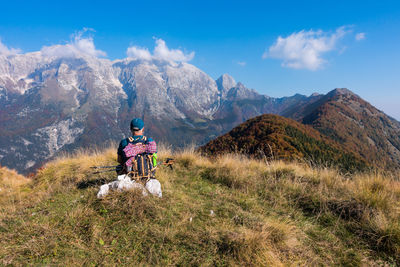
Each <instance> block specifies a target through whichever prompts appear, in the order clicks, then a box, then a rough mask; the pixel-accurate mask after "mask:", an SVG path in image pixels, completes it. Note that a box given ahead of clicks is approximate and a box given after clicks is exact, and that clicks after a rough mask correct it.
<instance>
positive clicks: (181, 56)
mask: <svg viewBox="0 0 400 267" xmlns="http://www.w3.org/2000/svg"><path fill="white" fill-rule="evenodd" d="M126 54H127V56H128V57H131V58H134V59H141V60H153V59H157V60H164V61H176V62H187V61H190V60H192V59H193V57H194V52H191V53H189V54H185V53H184V52H183V51H182V50H179V49H169V48H168V46H167V45H166V43H165V41H164V40H162V39H156V46H155V47H154V51H153V54H151V53H150V52H149V50H148V49H147V48H141V47H138V46H130V47H128V49H127V50H126Z"/></svg>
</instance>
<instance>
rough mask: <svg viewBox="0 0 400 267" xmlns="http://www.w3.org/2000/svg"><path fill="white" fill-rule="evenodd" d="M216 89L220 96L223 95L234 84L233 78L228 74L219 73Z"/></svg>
mask: <svg viewBox="0 0 400 267" xmlns="http://www.w3.org/2000/svg"><path fill="white" fill-rule="evenodd" d="M216 82H217V86H218V90H219V91H220V92H221V94H222V96H223V97H224V96H225V95H226V93H227V92H228V91H229V89H231V88H232V87H234V86H235V85H236V81H235V79H234V78H233V77H232V76H230V75H229V74H226V73H225V74H223V75H221V76H220V77H219V78H218V79H217V80H216Z"/></svg>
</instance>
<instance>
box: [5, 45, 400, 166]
mask: <svg viewBox="0 0 400 267" xmlns="http://www.w3.org/2000/svg"><path fill="white" fill-rule="evenodd" d="M265 113H272V114H279V115H282V116H285V117H288V118H292V119H295V120H297V121H298V122H301V123H304V124H308V125H310V126H311V127H313V128H314V129H316V130H318V131H319V132H321V133H322V134H324V135H325V136H327V137H329V138H331V139H333V140H334V141H335V142H338V143H340V144H343V145H345V146H348V147H350V148H351V149H352V150H353V151H354V153H355V155H356V156H357V157H361V158H363V159H365V160H366V161H368V162H370V163H372V164H375V165H379V166H382V167H398V166H399V165H400V123H399V122H398V121H396V120H395V119H393V118H390V117H389V116H387V115H385V114H384V113H383V112H382V111H379V110H378V109H376V108H375V107H373V106H372V105H370V104H369V103H367V102H366V101H364V100H363V99H361V98H360V97H359V96H357V95H356V94H354V93H352V92H351V91H349V90H347V89H335V90H333V91H331V92H329V93H328V94H326V95H322V94H313V95H311V96H304V95H300V94H296V95H294V96H291V97H282V98H272V97H269V96H266V95H262V94H259V93H257V92H256V91H255V90H253V89H249V88H247V87H246V86H245V85H243V84H242V83H240V82H236V81H235V80H234V78H233V77H231V76H229V75H227V74H224V75H222V76H221V77H219V78H218V79H217V80H214V79H213V78H211V77H210V76H209V75H207V74H206V73H204V72H203V71H201V70H200V69H198V68H196V67H195V66H193V65H191V64H188V63H183V62H182V63H177V62H173V61H165V60H156V59H151V60H136V59H130V58H127V59H124V60H115V61H110V60H108V59H102V58H97V57H93V56H89V55H86V54H79V53H76V54H73V55H64V56H58V55H56V54H52V53H49V51H39V52H32V53H26V54H17V55H0V126H1V127H0V164H1V165H4V166H7V167H10V168H14V169H16V170H18V171H19V172H22V173H28V172H31V171H33V170H35V169H36V168H38V167H40V166H41V165H42V164H43V163H44V162H46V161H47V160H49V159H51V158H53V157H54V156H56V155H57V154H59V153H60V152H61V151H70V150H73V149H75V148H78V147H93V146H101V145H103V144H104V143H105V142H107V141H109V140H114V141H119V140H120V139H122V138H124V137H126V136H127V135H129V122H130V120H131V119H132V118H133V117H141V118H143V119H144V121H145V125H146V127H145V131H146V135H148V136H152V137H153V138H155V139H156V140H157V141H158V142H166V143H169V144H172V145H173V146H185V145H186V144H189V143H195V144H205V143H206V142H208V141H210V140H212V139H214V138H215V137H217V136H219V135H221V134H223V133H226V132H228V131H230V130H231V129H232V128H233V127H235V126H236V125H238V124H240V123H242V122H244V121H245V120H247V119H250V118H252V117H255V116H258V115H261V114H265Z"/></svg>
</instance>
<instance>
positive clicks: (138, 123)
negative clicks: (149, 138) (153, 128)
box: [131, 118, 144, 135]
mask: <svg viewBox="0 0 400 267" xmlns="http://www.w3.org/2000/svg"><path fill="white" fill-rule="evenodd" d="M143 129H144V122H143V121H142V120H141V119H139V118H135V119H133V120H132V121H131V131H132V134H133V135H143Z"/></svg>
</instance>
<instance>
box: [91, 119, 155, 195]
mask: <svg viewBox="0 0 400 267" xmlns="http://www.w3.org/2000/svg"><path fill="white" fill-rule="evenodd" d="M131 132H132V136H131V137H128V138H125V139H123V140H122V141H121V142H120V144H119V147H118V152H117V153H118V162H119V163H120V164H121V165H122V168H121V169H120V170H119V171H118V174H119V175H118V179H117V180H116V181H114V182H111V183H108V184H105V185H102V186H101V187H100V191H99V193H98V194H97V197H98V198H101V197H103V196H105V195H107V194H108V191H109V189H110V188H112V189H118V190H126V189H131V188H139V189H142V192H143V195H147V191H148V192H150V193H151V194H153V195H156V196H158V197H162V192H161V184H160V182H159V181H158V180H157V179H156V178H155V169H156V166H157V145H156V142H155V141H154V140H153V139H151V138H147V137H146V136H144V135H143V132H144V122H143V121H142V120H141V119H139V118H136V119H133V120H132V121H131ZM143 185H144V186H143ZM146 189H147V190H146Z"/></svg>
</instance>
